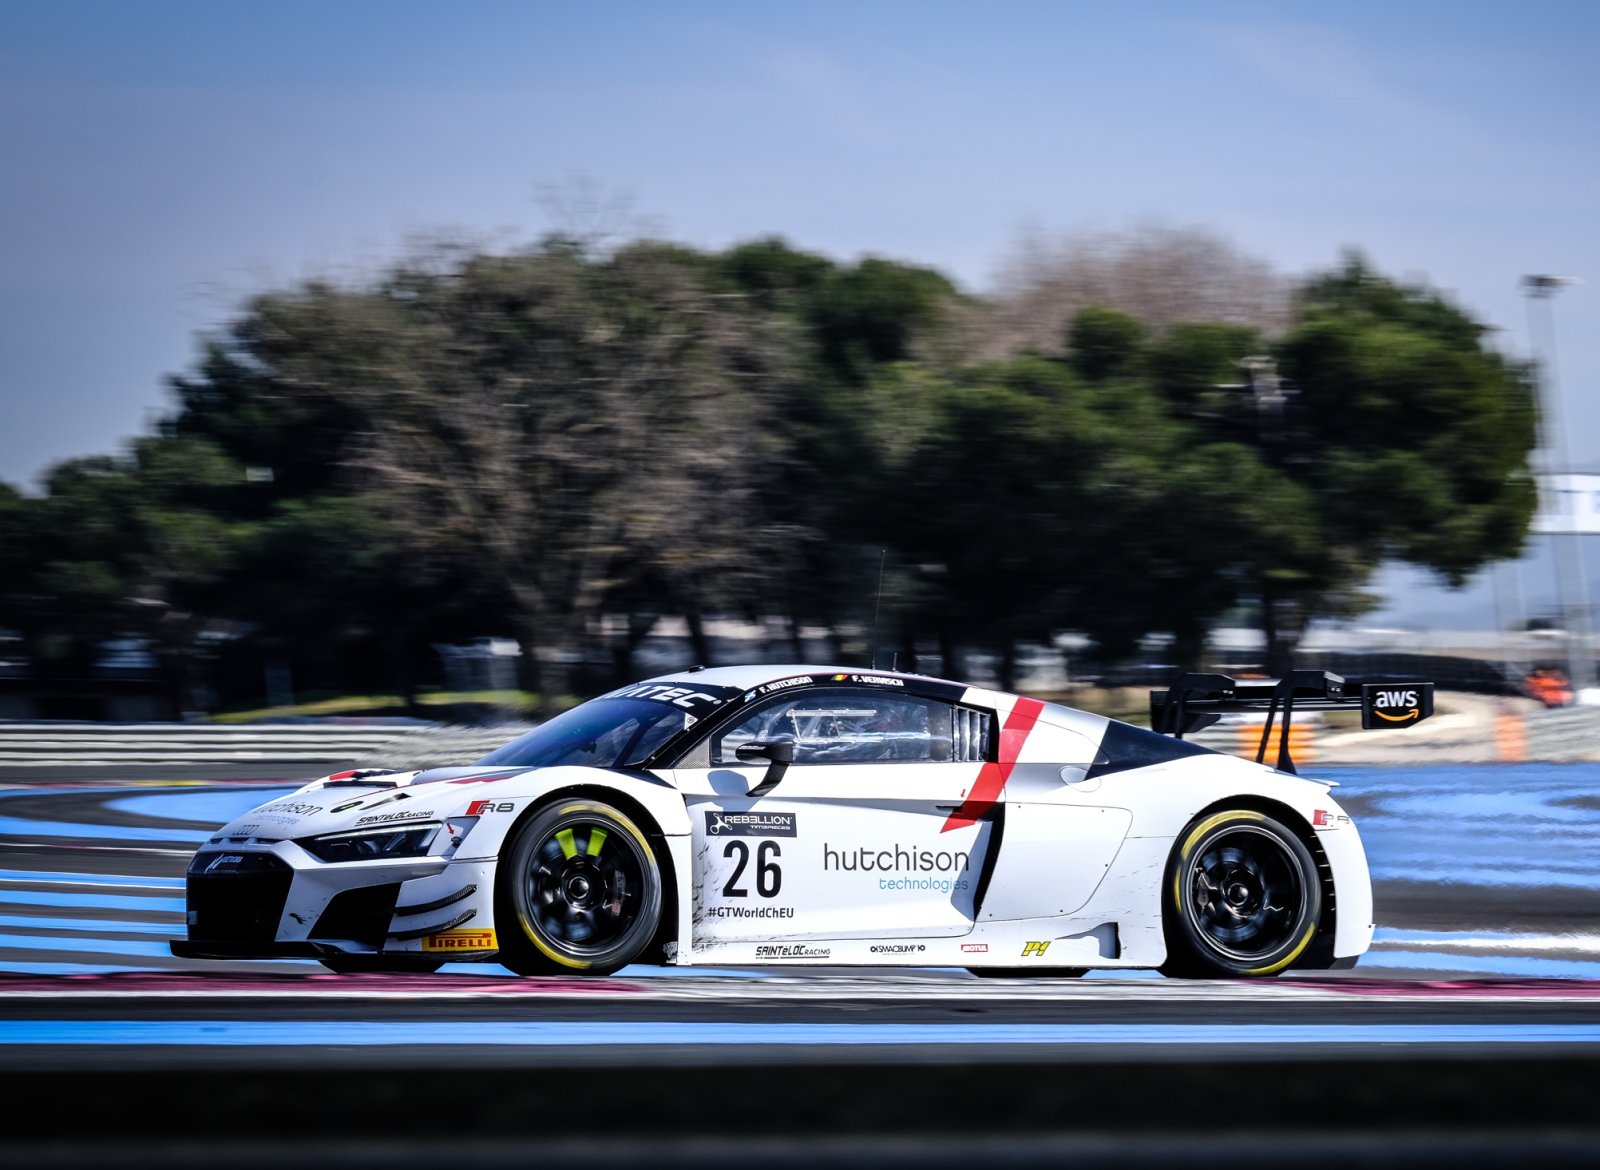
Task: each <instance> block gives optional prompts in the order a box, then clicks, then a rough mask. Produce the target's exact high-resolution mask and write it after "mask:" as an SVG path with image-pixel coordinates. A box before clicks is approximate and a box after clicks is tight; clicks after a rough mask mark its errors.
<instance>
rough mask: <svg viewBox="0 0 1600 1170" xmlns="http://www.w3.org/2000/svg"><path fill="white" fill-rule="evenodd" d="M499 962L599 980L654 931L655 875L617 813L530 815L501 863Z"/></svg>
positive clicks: (607, 809) (560, 809)
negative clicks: (595, 977) (592, 976)
mask: <svg viewBox="0 0 1600 1170" xmlns="http://www.w3.org/2000/svg"><path fill="white" fill-rule="evenodd" d="M496 919H497V921H498V922H500V923H501V924H503V925H502V927H501V930H500V956H499V958H500V962H501V963H502V964H504V965H505V966H506V967H509V968H510V969H511V970H513V971H515V972H517V974H519V975H543V974H552V973H560V972H564V973H567V974H583V975H609V974H610V973H611V972H613V971H615V970H617V969H618V968H619V967H625V966H627V965H628V964H629V963H631V962H632V961H633V960H634V959H636V958H638V956H639V955H640V954H642V953H643V952H644V949H645V948H646V947H647V946H649V944H650V940H651V939H652V938H653V937H654V936H655V933H656V929H657V927H658V926H659V925H660V923H661V866H660V863H659V862H658V861H657V859H656V854H655V850H654V848H653V847H652V846H651V844H650V842H649V840H648V839H647V838H646V837H645V835H644V832H643V831H642V830H641V829H640V828H639V826H638V825H637V824H635V823H634V821H633V820H632V818H630V817H629V816H628V815H627V814H626V813H624V812H623V811H622V810H621V809H618V808H615V807H613V806H611V805H609V804H602V803H600V802H598V801H567V802H563V803H560V804H553V805H551V806H550V807H548V808H546V809H543V810H542V811H540V812H538V813H536V814H535V815H534V816H533V818H532V819H531V820H529V821H528V822H527V823H526V824H524V825H523V826H522V828H521V829H520V830H519V831H518V832H517V834H516V836H515V838H514V839H513V840H512V842H511V846H510V849H509V852H508V853H507V854H506V855H505V856H504V858H503V859H502V862H501V868H500V877H499V880H498V886H497V891H496Z"/></svg>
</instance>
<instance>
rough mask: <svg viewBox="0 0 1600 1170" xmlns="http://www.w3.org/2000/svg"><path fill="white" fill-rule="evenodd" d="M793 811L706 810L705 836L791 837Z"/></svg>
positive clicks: (794, 826) (792, 833) (793, 822)
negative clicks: (741, 811)
mask: <svg viewBox="0 0 1600 1170" xmlns="http://www.w3.org/2000/svg"><path fill="white" fill-rule="evenodd" d="M795 829H796V821H795V814H794V813H785V812H770V813H735V812H718V811H717V810H716V809H707V810H706V836H707V837H793V836H794V835H795Z"/></svg>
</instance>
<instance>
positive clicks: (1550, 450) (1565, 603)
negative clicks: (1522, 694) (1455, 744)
mask: <svg viewBox="0 0 1600 1170" xmlns="http://www.w3.org/2000/svg"><path fill="white" fill-rule="evenodd" d="M1577 283H1579V282H1578V281H1577V280H1576V279H1575V278H1573V277H1570V276H1524V277H1523V278H1522V290H1523V292H1525V293H1527V295H1528V342H1529V344H1530V345H1531V346H1532V347H1533V351H1534V358H1535V359H1536V360H1537V361H1538V367H1539V390H1540V393H1539V399H1540V410H1539V417H1540V420H1541V424H1542V425H1541V426H1540V430H1541V431H1542V432H1543V433H1542V434H1541V436H1540V440H1541V444H1540V445H1541V446H1543V448H1544V464H1545V466H1544V471H1545V474H1544V478H1543V480H1542V482H1541V486H1540V492H1539V496H1540V500H1539V503H1540V506H1541V507H1542V508H1544V510H1545V512H1546V514H1547V515H1550V516H1554V515H1555V514H1556V510H1555V508H1554V507H1553V506H1552V505H1553V503H1554V501H1555V484H1554V477H1555V476H1557V475H1565V474H1568V473H1570V471H1571V470H1572V469H1571V467H1570V466H1569V465H1568V462H1567V435H1566V427H1565V425H1564V423H1565V421H1566V419H1565V413H1566V412H1565V411H1564V410H1561V409H1559V408H1560V407H1561V406H1562V403H1561V401H1560V398H1561V388H1560V384H1559V382H1558V380H1557V378H1556V326H1555V313H1554V311H1553V309H1552V307H1551V304H1550V302H1551V299H1552V298H1553V297H1554V296H1555V294H1556V293H1557V292H1558V291H1559V290H1560V289H1562V288H1564V287H1565V286H1567V285H1569V284H1577ZM1535 306H1543V311H1542V312H1541V311H1539V310H1538V309H1536V308H1535ZM1541 327H1542V328H1541ZM1581 540H1582V537H1580V536H1579V534H1578V532H1577V530H1576V526H1575V525H1573V526H1569V527H1568V529H1567V531H1566V532H1563V533H1559V534H1557V535H1556V537H1555V554H1556V588H1557V591H1558V592H1559V595H1560V602H1561V615H1562V616H1561V620H1562V624H1563V625H1564V626H1565V627H1566V631H1567V675H1568V677H1569V678H1570V679H1571V681H1572V693H1573V696H1574V698H1576V697H1577V696H1578V695H1580V694H1581V693H1582V691H1583V690H1584V689H1585V688H1586V687H1592V686H1593V685H1594V649H1593V647H1592V646H1591V644H1590V636H1589V586H1588V581H1587V580H1586V578H1585V576H1584V571H1583V545H1582V544H1581V543H1580V542H1581Z"/></svg>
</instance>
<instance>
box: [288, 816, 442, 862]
mask: <svg viewBox="0 0 1600 1170" xmlns="http://www.w3.org/2000/svg"><path fill="white" fill-rule="evenodd" d="M440 828H442V826H441V825H440V824H439V822H438V821H429V822H428V823H426V824H422V825H406V826H405V827H404V828H398V829H395V828H384V829H356V830H354V831H351V832H344V833H328V834H326V835H325V836H321V837H307V838H305V839H304V840H303V841H299V842H297V844H298V845H299V846H300V848H302V849H304V850H305V851H306V852H307V853H309V854H311V856H313V857H315V858H317V859H318V860H319V861H374V860H377V859H379V858H385V857H422V856H425V855H426V854H427V852H428V847H429V846H430V845H432V844H433V839H434V838H435V837H436V836H438V835H439V830H440Z"/></svg>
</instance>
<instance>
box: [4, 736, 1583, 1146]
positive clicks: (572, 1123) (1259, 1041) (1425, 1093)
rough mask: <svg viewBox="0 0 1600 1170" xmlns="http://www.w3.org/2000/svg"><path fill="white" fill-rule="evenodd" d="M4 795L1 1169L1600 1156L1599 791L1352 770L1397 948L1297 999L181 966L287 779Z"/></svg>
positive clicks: (1183, 989)
mask: <svg viewBox="0 0 1600 1170" xmlns="http://www.w3.org/2000/svg"><path fill="white" fill-rule="evenodd" d="M233 771H235V772H236V773H239V774H235V775H232V776H228V777H216V776H207V775H204V774H190V775H178V774H174V772H173V771H172V770H164V771H163V770H151V769H141V770H126V771H122V772H118V773H115V774H111V773H107V772H105V771H89V772H85V773H79V774H63V773H62V772H61V771H59V770H57V771H52V772H51V773H49V774H48V775H47V776H44V777H41V776H40V775H38V774H31V775H30V774H25V773H13V774H12V775H11V776H9V777H6V776H0V844H3V855H0V1101H4V1102H6V1103H7V1112H8V1114H10V1115H11V1116H12V1117H13V1118H16V1119H24V1118H25V1119H28V1120H29V1122H30V1124H29V1125H28V1126H26V1127H24V1128H23V1129H21V1130H20V1131H18V1130H17V1129H16V1128H15V1127H14V1128H13V1135H15V1136H13V1137H12V1138H11V1139H10V1140H9V1141H8V1143H7V1145H6V1146H4V1147H0V1164H17V1165H46V1164H54V1165H61V1166H68V1165H96V1166H118V1165H129V1166H134V1165H137V1166H144V1165H157V1164H159V1165H162V1166H173V1167H182V1166H188V1165H190V1164H194V1165H201V1164H203V1165H207V1166H211V1165H215V1164H216V1162H217V1155H218V1152H219V1150H220V1149H226V1157H225V1158H224V1160H225V1161H226V1162H227V1163H228V1164H229V1165H233V1166H238V1165H247V1166H248V1165H283V1164H290V1163H293V1164H296V1165H299V1166H309V1165H319V1164H329V1165H332V1164H339V1165H365V1164H369V1163H370V1164H375V1165H376V1164H382V1165H386V1166H395V1165H413V1164H416V1165H420V1164H423V1163H425V1162H426V1163H430V1164H435V1163H438V1162H441V1161H445V1162H455V1161H463V1160H469V1161H471V1162H472V1163H473V1164H475V1165H513V1164H515V1165H527V1164H530V1162H534V1161H537V1162H544V1161H557V1162H559V1161H573V1162H577V1163H580V1164H582V1165H584V1166H608V1165H633V1164H639V1163H641V1162H645V1161H648V1162H650V1163H651V1164H653V1165H659V1166H677V1165H722V1164H729V1165H732V1164H735V1163H737V1164H740V1165H749V1164H752V1163H764V1164H771V1165H808V1164H814V1163H816V1162H818V1161H823V1160H826V1161H829V1162H833V1163H836V1164H839V1165H872V1166H883V1165H902V1164H905V1165H912V1164H915V1165H935V1166H938V1165H956V1164H958V1163H959V1164H969V1163H971V1162H973V1161H979V1162H985V1163H988V1164H994V1165H1032V1164H1059V1163H1060V1162H1062V1161H1063V1160H1067V1161H1070V1162H1071V1163H1072V1164H1074V1165H1130V1164H1138V1165H1179V1164H1181V1165H1211V1164H1224V1163H1226V1164H1229V1165H1233V1164H1237V1163H1238V1162H1240V1161H1241V1160H1242V1161H1256V1160H1266V1159H1269V1158H1270V1159H1272V1160H1274V1161H1281V1160H1285V1159H1288V1158H1292V1159H1293V1160H1294V1161H1295V1162H1296V1163H1299V1164H1302V1165H1304V1164H1323V1163H1327V1164H1333V1163H1335V1162H1337V1163H1340V1164H1349V1163H1351V1162H1355V1163H1358V1164H1362V1165H1428V1164H1436V1165H1461V1164H1473V1165H1567V1164H1573V1165H1576V1164H1585V1165H1587V1164H1592V1163H1593V1162H1594V1161H1596V1160H1597V1159H1600V1119H1597V1117H1596V1111H1595V1110H1594V1109H1593V1108H1592V1105H1591V1098H1592V1095H1593V1091H1592V1089H1591V1086H1592V1085H1594V1084H1596V1083H1600V1078H1597V1077H1596V1075H1595V1074H1597V1073H1600V865H1597V864H1596V863H1597V861H1600V800H1597V799H1596V796H1597V794H1600V769H1596V768H1593V767H1589V766H1581V765H1567V766H1546V767H1540V766H1528V767H1517V768H1499V767H1478V768H1459V767H1458V768H1438V769H1409V770H1404V771H1401V770H1380V769H1349V770H1346V771H1344V772H1342V773H1340V779H1341V780H1342V781H1343V783H1344V785H1345V787H1344V788H1343V789H1341V791H1340V793H1339V796H1340V799H1341V801H1342V802H1343V803H1345V804H1346V805H1347V806H1348V807H1350V808H1351V809H1352V811H1353V812H1355V813H1356V815H1357V818H1358V821H1359V823H1360V825H1361V827H1362V831H1363V835H1364V838H1365V839H1366V841H1367V844H1368V849H1369V853H1370V854H1371V858H1372V865H1373V871H1374V876H1375V880H1376V883H1377V906H1378V917H1379V922H1380V931H1379V939H1378V943H1377V945H1376V946H1375V948H1374V951H1373V952H1372V954H1371V955H1370V956H1369V957H1368V959H1367V960H1366V961H1365V962H1363V964H1362V966H1361V967H1360V968H1359V969H1358V970H1357V972H1355V973H1353V974H1351V975H1348V976H1346V975H1342V974H1341V975H1340V976H1330V975H1322V976H1314V977H1312V976H1295V977H1292V978H1285V979H1279V980H1275V981H1266V982H1171V981H1166V980H1161V979H1159V978H1126V977H1123V978H1104V977H1101V976H1092V977H1090V978H1088V979H1083V980H1064V979H1027V980H1015V981H1010V980H1007V981H1001V980H978V979H975V978H972V977H971V976H969V975H967V974H966V973H965V972H959V971H944V970H908V971H903V972H882V971H873V972H863V971H859V970H856V971H850V970H839V969H830V970H816V969H807V970H804V971H794V970H784V969H766V970H761V971H754V970H752V971H735V972H711V973H692V972H686V971H676V970H664V969H652V968H630V969H628V970H627V971H625V972H623V973H622V974H621V975H619V976H617V977H613V978H612V979H609V980H564V979H546V980H525V979H518V978H514V977H511V976H509V975H508V974H507V973H505V972H504V971H503V970H502V969H500V968H498V967H494V966H471V965H465V964H459V965H451V966H449V967H447V968H445V969H444V970H443V971H442V972H441V973H440V974H438V975H435V976H426V977H418V976H378V975H364V976H336V975H331V974H327V973H325V972H323V971H322V969H321V968H320V967H319V966H317V965H316V964H312V963H304V962H282V963H238V964H221V963H205V962H201V961H184V960H178V959H174V958H172V957H171V956H170V955H169V954H167V953H166V946H165V943H166V939H167V938H169V937H172V936H173V935H174V934H176V933H181V931H182V925H181V924H182V906H181V897H182V872H183V867H184V864H185V862H186V860H187V857H188V854H189V853H190V851H192V849H193V848H194V846H195V844H197V843H198V841H199V840H201V839H203V838H204V836H206V835H207V834H208V832H209V831H210V830H212V829H214V828H215V827H216V826H217V825H219V824H221V823H222V822H224V821H226V820H228V819H230V818H231V817H232V816H233V815H235V813H236V812H238V811H243V810H244V809H245V808H248V807H251V806H253V805H255V804H257V803H260V802H261V801H263V800H266V799H269V798H270V797H271V795H273V794H274V793H277V792H280V791H282V790H283V789H285V788H287V787H292V786H293V785H294V783H295V780H294V778H293V777H283V776H281V775H272V774H271V773H272V772H274V771H281V769H271V768H268V769H253V770H248V771H246V770H239V769H235V770H233Z"/></svg>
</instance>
